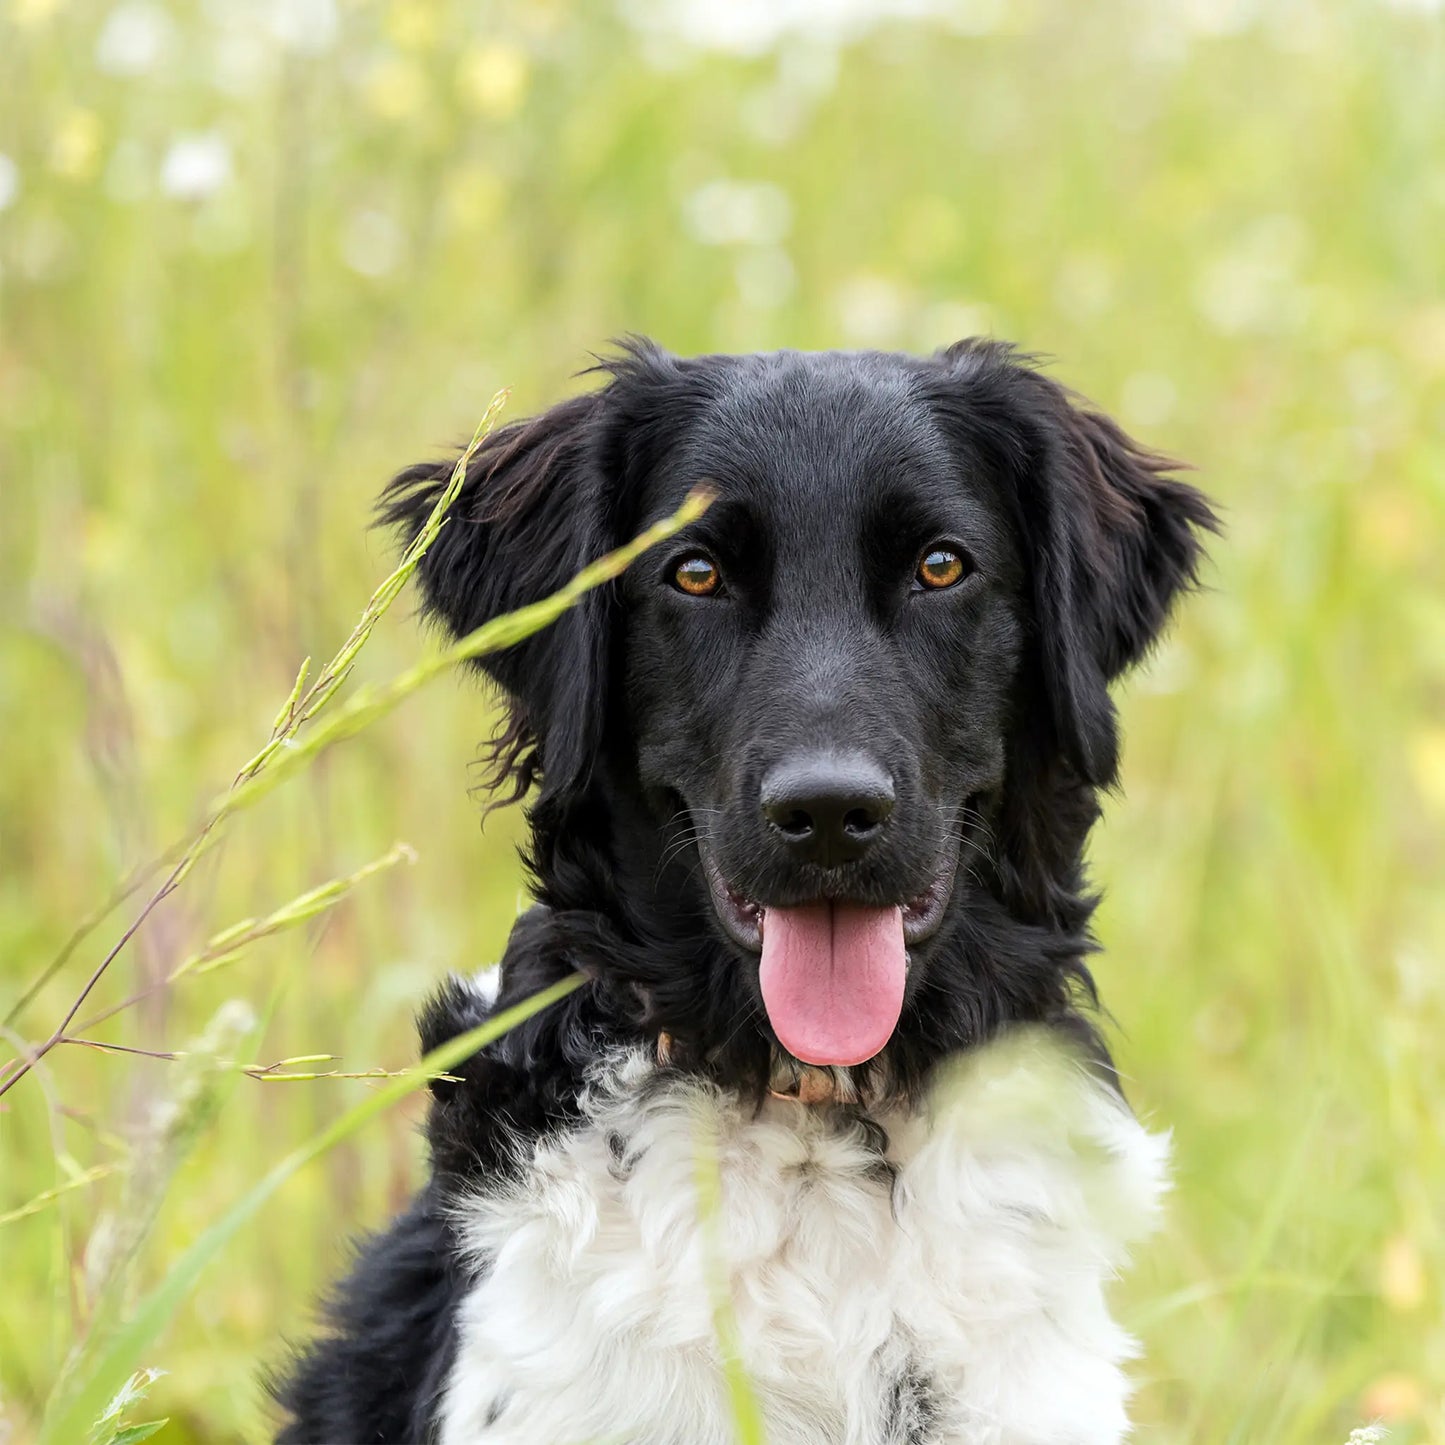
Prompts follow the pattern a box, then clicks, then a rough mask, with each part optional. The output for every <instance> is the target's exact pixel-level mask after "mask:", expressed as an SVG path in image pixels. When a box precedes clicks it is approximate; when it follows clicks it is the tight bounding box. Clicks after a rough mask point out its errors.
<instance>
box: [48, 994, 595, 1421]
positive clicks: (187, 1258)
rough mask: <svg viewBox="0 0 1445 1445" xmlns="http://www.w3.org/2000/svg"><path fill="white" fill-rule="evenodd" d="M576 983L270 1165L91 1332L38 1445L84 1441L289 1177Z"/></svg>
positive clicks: (474, 1034)
mask: <svg viewBox="0 0 1445 1445" xmlns="http://www.w3.org/2000/svg"><path fill="white" fill-rule="evenodd" d="M584 982H585V979H584V978H583V976H582V975H581V974H572V975H570V976H569V977H567V978H564V979H562V980H561V981H560V982H558V983H555V984H553V985H551V987H549V988H545V989H543V990H542V991H541V992H540V993H536V994H534V995H533V996H532V997H531V998H529V999H526V1000H525V1001H524V1002H522V1003H520V1004H517V1005H516V1006H515V1007H513V1008H510V1009H507V1010H506V1011H505V1012H504V1013H500V1014H497V1015H496V1016H495V1017H494V1018H491V1019H488V1020H487V1021H486V1022H485V1023H483V1024H480V1025H478V1026H477V1027H476V1028H474V1029H469V1030H468V1031H467V1032H466V1033H464V1034H459V1035H458V1036H457V1037H456V1038H454V1039H449V1040H448V1041H447V1042H446V1043H444V1044H442V1045H441V1046H440V1047H438V1048H436V1049H433V1050H432V1051H431V1053H429V1054H427V1056H426V1057H425V1058H424V1059H422V1061H421V1062H420V1063H419V1064H418V1065H417V1066H416V1067H415V1068H413V1069H407V1070H405V1071H404V1072H402V1073H401V1074H399V1075H397V1077H396V1078H394V1079H391V1080H388V1081H387V1082H386V1083H385V1084H384V1085H382V1086H381V1087H380V1088H379V1089H377V1090H376V1092H375V1093H373V1094H370V1095H368V1097H367V1098H365V1099H363V1100H361V1102H360V1103H358V1104H355V1105H353V1106H352V1107H351V1108H350V1109H348V1110H347V1111H346V1112H345V1113H344V1114H342V1115H341V1116H340V1117H339V1118H337V1119H335V1120H333V1121H332V1122H331V1123H330V1124H328V1125H327V1126H326V1127H325V1128H324V1129H322V1130H320V1131H319V1132H318V1133H317V1134H315V1135H314V1136H313V1137H312V1138H311V1139H309V1140H307V1142H306V1143H304V1144H302V1145H300V1146H299V1147H298V1148H296V1149H293V1150H292V1151H291V1153H289V1154H288V1155H286V1157H285V1158H284V1159H281V1160H280V1161H279V1162H278V1163H277V1164H275V1165H274V1166H273V1167H272V1168H271V1169H270V1170H269V1171H268V1172H267V1173H266V1174H265V1175H264V1176H263V1177H262V1178H261V1179H260V1180H258V1181H257V1182H256V1183H255V1184H254V1185H252V1186H251V1188H250V1189H248V1190H247V1191H246V1193H245V1194H244V1195H242V1196H241V1198H240V1199H239V1200H237V1201H236V1203H235V1204H233V1205H232V1206H231V1207H230V1209H228V1210H227V1211H226V1213H225V1214H223V1215H222V1216H221V1218H220V1219H218V1220H217V1221H216V1222H215V1223H214V1224H212V1225H211V1226H210V1227H209V1228H207V1229H206V1230H205V1231H204V1232H203V1233H202V1234H201V1235H200V1237H199V1238H198V1239H197V1240H196V1241H195V1243H194V1244H192V1245H191V1247H190V1248H189V1249H188V1250H186V1252H185V1253H184V1254H183V1255H182V1256H181V1257H180V1259H179V1260H177V1261H176V1262H175V1264H173V1265H172V1266H171V1268H170V1269H169V1270H168V1271H167V1272H166V1276H165V1278H164V1279H163V1280H162V1281H161V1282H160V1284H158V1285H157V1286H156V1287H155V1289H153V1290H152V1291H151V1292H150V1293H149V1294H148V1295H147V1296H146V1297H145V1298H144V1299H143V1300H142V1301H141V1302H140V1304H139V1305H138V1306H137V1307H136V1309H135V1310H134V1311H133V1312H132V1313H131V1315H130V1317H129V1318H128V1319H127V1320H125V1321H124V1322H123V1323H120V1324H116V1325H113V1327H112V1328H110V1329H108V1330H107V1331H106V1332H105V1334H104V1335H103V1336H102V1335H100V1334H99V1333H97V1334H93V1335H92V1336H91V1340H90V1343H89V1345H88V1347H87V1349H86V1350H85V1351H84V1352H83V1354H82V1355H81V1357H80V1358H78V1359H77V1360H75V1361H73V1362H72V1369H71V1371H70V1375H69V1378H70V1381H71V1382H72V1383H71V1384H70V1387H69V1388H68V1389H66V1390H65V1391H63V1392H61V1391H56V1392H54V1393H52V1396H51V1402H50V1408H49V1409H48V1410H47V1412H46V1417H45V1423H44V1425H43V1427H42V1429H41V1433H40V1439H39V1445H73V1442H74V1441H76V1440H83V1439H84V1438H85V1435H86V1432H87V1430H88V1429H89V1428H90V1426H91V1423H92V1422H93V1421H94V1420H95V1419H96V1417H97V1415H98V1414H99V1413H100V1412H101V1411H102V1410H103V1409H104V1408H105V1407H106V1403H107V1401H109V1400H111V1399H112V1398H113V1397H114V1395H115V1393H116V1391H117V1389H119V1388H120V1387H121V1385H122V1383H123V1382H124V1381H125V1380H126V1379H127V1378H128V1377H129V1376H130V1374H131V1373H132V1372H133V1371H134V1369H135V1368H136V1360H137V1358H138V1356H139V1355H140V1353H141V1351H142V1350H144V1349H145V1348H146V1347H147V1346H148V1345H149V1344H150V1342H151V1341H152V1340H153V1339H154V1338H155V1337H156V1335H157V1334H159V1332H160V1331H161V1330H162V1329H163V1328H164V1327H165V1325H166V1323H167V1321H168V1320H169V1319H170V1317H171V1315H172V1314H173V1313H174V1312H175V1310H176V1308H177V1306H178V1305H179V1304H180V1302H181V1301H182V1300H183V1299H184V1298H185V1297H186V1296H187V1295H188V1294H189V1293H190V1291H191V1290H192V1289H193V1288H194V1287H195V1284H196V1281H197V1280H198V1279H199V1278H200V1276H201V1273H202V1271H204V1269H205V1268H206V1266H207V1265H208V1264H209V1263H210V1262H211V1261H212V1260H213V1259H214V1258H215V1257H216V1256H217V1255H218V1254H219V1253H220V1252H221V1250H222V1249H223V1248H224V1247H225V1246H226V1244H227V1243H229V1241H230V1240H231V1238H232V1237H233V1236H234V1235H235V1234H236V1232H237V1231H238V1230H239V1229H241V1228H242V1226H243V1225H245V1224H246V1223H247V1222H248V1221H249V1220H250V1219H251V1218H253V1217H254V1216H255V1214H256V1213H257V1211H258V1210H259V1209H260V1208H261V1206H262V1205H263V1204H265V1203H266V1201H267V1200H268V1199H270V1197H271V1196H272V1195H273V1194H274V1193H275V1192H276V1191H277V1190H278V1189H279V1188H280V1187H281V1185H282V1184H284V1183H285V1182H286V1181H287V1180H288V1179H290V1178H291V1176H292V1175H293V1174H295V1173H296V1172H297V1171H298V1170H300V1169H301V1168H303V1167H304V1166H305V1165H307V1164H309V1163H310V1162H311V1161H312V1160H314V1159H317V1158H319V1157H320V1156H321V1155H323V1154H325V1153H327V1152H328V1151H329V1150H331V1149H333V1148H335V1147H336V1146H337V1145H338V1144H340V1143H342V1142H343V1141H344V1140H346V1139H348V1138H350V1137H351V1136H352V1135H353V1134H355V1133H356V1132H357V1131H358V1130H360V1129H361V1128H363V1127H364V1126H365V1125H366V1124H367V1123H369V1122H370V1121H371V1120H372V1119H374V1118H375V1117H376V1116H377V1115H379V1114H381V1113H383V1112H384V1111H385V1110H387V1109H389V1108H390V1107H391V1106H392V1105H393V1104H396V1103H398V1102H399V1101H400V1100H401V1099H403V1098H405V1097H406V1096H407V1095H408V1094H410V1093H412V1092H413V1091H414V1090H416V1089H419V1088H420V1087H421V1086H422V1085H423V1084H426V1083H427V1082H429V1081H430V1080H431V1079H434V1078H437V1077H440V1076H444V1075H445V1074H446V1072H447V1070H449V1069H451V1068H452V1067H453V1066H454V1065H456V1064H459V1063H461V1062H462V1061H463V1060H464V1059H467V1058H470V1057H471V1056H472V1055H473V1054H474V1053H476V1052H477V1050H478V1049H481V1048H484V1047H485V1046H486V1045H487V1044H489V1043H491V1042H492V1041H493V1040H494V1039H498V1038H500V1037H501V1036H502V1035H503V1034H505V1033H507V1032H508V1031H509V1030H511V1029H514V1028H516V1027H517V1026H518V1025H519V1024H521V1023H524V1022H525V1021H526V1020H527V1019H529V1018H531V1017H532V1016H533V1015H534V1014H537V1013H540V1012H541V1011H542V1010H543V1009H545V1008H549V1007H550V1006H551V1005H552V1004H554V1003H556V1002H558V1001H559V1000H560V999H563V998H565V997H566V996H567V995H568V994H570V993H572V992H573V991H574V990H575V989H577V988H580V987H581V985H582V984H583V983H584Z"/></svg>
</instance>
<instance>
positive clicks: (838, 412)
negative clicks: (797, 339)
mask: <svg viewBox="0 0 1445 1445" xmlns="http://www.w3.org/2000/svg"><path fill="white" fill-rule="evenodd" d="M727 360H728V361H729V362H731V363H732V364H731V365H727V366H720V367H719V374H718V376H717V377H716V378H715V389H714V392H713V395H712V398H711V400H710V403H709V405H708V406H707V407H706V408H705V409H703V410H702V412H701V413H700V414H699V415H697V416H696V417H695V418H694V420H693V422H692V424H691V425H690V426H688V427H687V428H686V429H685V431H684V432H683V433H682V434H681V435H680V437H679V440H678V447H677V450H676V451H675V453H674V455H673V458H672V462H673V465H672V466H671V467H670V468H669V471H670V472H671V474H672V478H673V480H674V481H675V482H676V483H683V482H686V483H689V484H690V483H691V482H695V481H699V480H707V481H708V482H710V483H711V484H712V486H713V487H714V488H715V489H716V490H717V492H718V493H719V495H720V497H721V498H724V499H727V500H733V501H740V502H744V503H746V504H748V505H749V506H750V507H751V508H753V509H755V510H758V511H761V512H764V513H766V514H768V515H770V516H772V517H774V518H776V519H778V520H782V521H796V520H804V521H807V522H810V523H812V524H813V525H815V526H816V525H817V523H818V522H820V521H822V520H826V519H828V518H832V519H835V520H837V521H839V522H847V521H851V520H854V519H856V518H857V516H858V514H859V513H860V511H862V510H865V509H867V508H868V507H870V506H872V505H874V504H875V503H876V499H877V497H878V496H879V492H880V488H883V487H886V488H888V489H890V490H898V489H901V488H904V487H916V488H943V487H945V486H946V485H948V484H949V482H950V481H951V480H952V479H953V477H954V476H955V472H956V469H955V467H954V465H953V462H952V459H951V457H950V455H949V451H948V448H947V445H946V443H945V441H944V438H943V435H942V432H941V430H940V429H939V427H938V425H937V423H936V422H935V420H934V418H933V415H932V413H931V411H930V409H929V407H928V405H927V403H926V402H925V401H924V400H923V399H922V397H921V396H920V395H919V392H918V389H917V386H916V383H915V378H914V376H913V374H912V373H911V372H910V371H909V370H908V369H906V368H905V367H904V366H903V365H902V363H901V360H900V359H899V358H895V357H889V356H884V355H878V354H871V353H846V352H828V353H798V352H779V353H772V354H767V355H761V356H753V357H742V358H728V359H727Z"/></svg>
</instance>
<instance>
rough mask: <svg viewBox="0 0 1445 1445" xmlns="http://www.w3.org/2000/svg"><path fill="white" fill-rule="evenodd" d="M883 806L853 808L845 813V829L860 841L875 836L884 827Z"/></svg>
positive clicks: (851, 836) (850, 835)
mask: <svg viewBox="0 0 1445 1445" xmlns="http://www.w3.org/2000/svg"><path fill="white" fill-rule="evenodd" d="M884 814H885V810H884V809H882V808H875V807H865V808H853V809H850V810H849V811H848V812H847V813H845V814H844V815H843V831H844V832H845V833H847V834H848V836H849V837H850V838H856V839H857V840H858V841H859V842H860V843H861V842H864V841H865V840H867V839H869V838H871V837H873V836H874V835H875V834H876V833H877V832H878V831H879V829H881V828H882V827H883V818H884Z"/></svg>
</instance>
